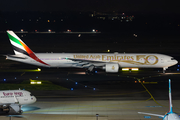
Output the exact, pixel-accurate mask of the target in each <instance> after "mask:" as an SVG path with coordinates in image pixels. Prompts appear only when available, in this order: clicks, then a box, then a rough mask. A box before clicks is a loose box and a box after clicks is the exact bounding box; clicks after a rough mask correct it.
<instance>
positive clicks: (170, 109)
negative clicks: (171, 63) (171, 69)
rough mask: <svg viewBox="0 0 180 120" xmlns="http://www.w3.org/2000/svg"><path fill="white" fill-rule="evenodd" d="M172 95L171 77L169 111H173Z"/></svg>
mask: <svg viewBox="0 0 180 120" xmlns="http://www.w3.org/2000/svg"><path fill="white" fill-rule="evenodd" d="M172 107H173V106H172V96H171V79H169V112H170V113H173V110H172Z"/></svg>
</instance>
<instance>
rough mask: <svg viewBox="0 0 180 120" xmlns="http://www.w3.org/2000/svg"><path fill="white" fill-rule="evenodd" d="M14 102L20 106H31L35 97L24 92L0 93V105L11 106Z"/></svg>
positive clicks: (10, 91) (4, 91) (5, 91)
mask: <svg viewBox="0 0 180 120" xmlns="http://www.w3.org/2000/svg"><path fill="white" fill-rule="evenodd" d="M15 102H18V103H19V104H20V105H25V104H32V103H34V102H36V97H35V96H32V95H31V93H30V92H28V91H26V90H3V91H0V105H6V104H13V103H15Z"/></svg>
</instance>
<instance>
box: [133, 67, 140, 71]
mask: <svg viewBox="0 0 180 120" xmlns="http://www.w3.org/2000/svg"><path fill="white" fill-rule="evenodd" d="M131 70H132V71H138V70H139V68H131Z"/></svg>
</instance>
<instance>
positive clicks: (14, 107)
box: [3, 104, 23, 115]
mask: <svg viewBox="0 0 180 120" xmlns="http://www.w3.org/2000/svg"><path fill="white" fill-rule="evenodd" d="M3 111H4V112H6V113H8V114H10V115H16V114H22V112H23V111H22V110H21V106H20V105H19V104H11V105H9V106H8V107H7V108H3Z"/></svg>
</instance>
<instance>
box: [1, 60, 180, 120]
mask: <svg viewBox="0 0 180 120" xmlns="http://www.w3.org/2000/svg"><path fill="white" fill-rule="evenodd" d="M4 66H6V67H4ZM17 66H19V67H18V69H17ZM2 67H4V69H3V70H2V69H1V76H0V82H1V83H3V82H7V83H19V82H22V81H23V80H29V79H36V80H48V81H51V82H52V83H54V84H57V85H60V86H63V87H66V88H68V89H69V90H65V91H55V90H51V91H43V90H42V91H33V90H32V91H31V92H32V94H33V95H35V96H36V97H37V102H36V103H34V104H31V105H25V106H23V107H22V110H23V111H24V113H23V114H22V115H21V116H11V117H12V118H11V119H13V120H144V119H153V120H156V119H157V120H158V119H160V118H158V117H154V116H149V115H141V114H138V112H149V113H157V114H162V115H164V114H165V113H166V112H167V111H168V110H169V108H168V102H169V101H168V80H169V79H171V80H172V99H173V106H174V111H175V112H176V113H180V105H179V104H178V103H179V102H180V93H179V91H180V87H179V83H180V81H179V75H180V72H177V71H176V70H175V69H169V70H167V73H165V74H163V73H162V70H160V69H148V70H140V71H131V72H122V71H121V72H119V73H117V74H108V73H104V72H103V71H101V70H97V73H96V74H93V75H86V74H85V70H84V69H64V68H61V69H49V68H48V69H47V68H42V69H41V71H40V72H30V71H27V69H29V70H33V69H37V67H34V66H30V65H25V64H22V63H16V64H14V62H9V61H8V63H7V64H6V61H5V62H4V65H2ZM9 67H10V68H11V69H9ZM25 68H26V69H25ZM4 79H6V81H4ZM138 80H140V81H141V83H143V84H141V83H140V82H139V81H138ZM72 88H73V90H72ZM17 89H18V88H17ZM22 89H23V88H22ZM96 114H98V116H96ZM0 119H2V120H9V119H10V117H8V116H5V115H1V116H0Z"/></svg>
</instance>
